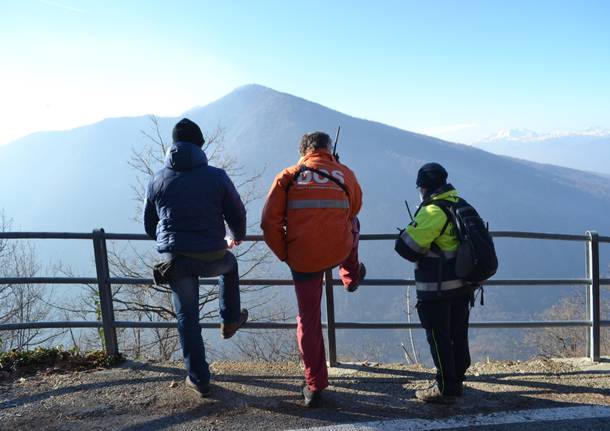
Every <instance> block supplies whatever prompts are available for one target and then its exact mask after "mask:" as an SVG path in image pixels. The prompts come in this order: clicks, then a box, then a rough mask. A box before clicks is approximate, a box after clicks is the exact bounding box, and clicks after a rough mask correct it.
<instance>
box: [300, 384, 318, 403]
mask: <svg viewBox="0 0 610 431" xmlns="http://www.w3.org/2000/svg"><path fill="white" fill-rule="evenodd" d="M301 393H302V394H303V402H304V404H305V407H307V408H310V409H317V408H319V407H322V391H312V390H310V389H309V387H308V386H307V384H304V385H303V389H302V390H301Z"/></svg>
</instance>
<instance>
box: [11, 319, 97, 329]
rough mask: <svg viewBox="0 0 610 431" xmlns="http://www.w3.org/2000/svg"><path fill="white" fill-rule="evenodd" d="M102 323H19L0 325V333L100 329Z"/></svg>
mask: <svg viewBox="0 0 610 431" xmlns="http://www.w3.org/2000/svg"><path fill="white" fill-rule="evenodd" d="M102 326H103V323H102V322H98V321H95V320H82V321H78V320H74V321H55V322H20V323H2V324H0V331H17V330H19V329H55V328H101V327H102Z"/></svg>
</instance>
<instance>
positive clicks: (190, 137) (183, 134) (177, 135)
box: [172, 118, 205, 147]
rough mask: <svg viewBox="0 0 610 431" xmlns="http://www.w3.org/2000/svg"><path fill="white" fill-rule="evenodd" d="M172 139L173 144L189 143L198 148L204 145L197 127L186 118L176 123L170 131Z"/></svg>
mask: <svg viewBox="0 0 610 431" xmlns="http://www.w3.org/2000/svg"><path fill="white" fill-rule="evenodd" d="M172 139H173V140H174V142H178V141H183V142H190V143H193V144H195V145H198V146H200V147H202V146H203V144H204V143H205V140H204V139H203V134H202V133H201V129H200V128H199V126H198V125H197V124H195V123H193V122H192V121H191V120H189V119H188V118H183V119H182V120H180V121H178V123H176V125H175V126H174V130H173V131H172Z"/></svg>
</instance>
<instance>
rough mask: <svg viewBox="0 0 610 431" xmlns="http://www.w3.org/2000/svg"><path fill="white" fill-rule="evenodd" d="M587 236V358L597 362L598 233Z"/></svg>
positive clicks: (598, 344)
mask: <svg viewBox="0 0 610 431" xmlns="http://www.w3.org/2000/svg"><path fill="white" fill-rule="evenodd" d="M587 236H588V237H589V241H588V247H587V257H588V259H587V260H588V262H587V270H588V274H587V277H588V278H589V279H591V284H590V285H589V289H588V295H587V310H588V313H587V317H588V319H589V320H590V322H591V327H590V328H589V331H588V332H589V334H588V335H589V336H588V337H587V341H588V343H587V344H588V345H587V347H588V350H589V358H590V359H591V360H592V361H594V362H598V361H599V357H600V289H599V284H600V283H599V235H598V234H597V232H594V231H588V232H587Z"/></svg>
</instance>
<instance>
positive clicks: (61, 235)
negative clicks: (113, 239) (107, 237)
mask: <svg viewBox="0 0 610 431" xmlns="http://www.w3.org/2000/svg"><path fill="white" fill-rule="evenodd" d="M0 239H93V234H92V233H91V232H83V233H80V232H0Z"/></svg>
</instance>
